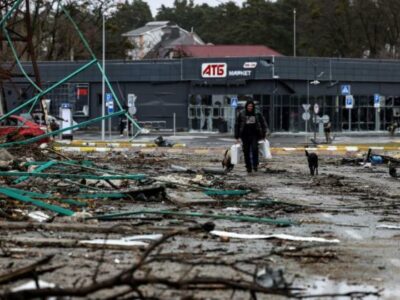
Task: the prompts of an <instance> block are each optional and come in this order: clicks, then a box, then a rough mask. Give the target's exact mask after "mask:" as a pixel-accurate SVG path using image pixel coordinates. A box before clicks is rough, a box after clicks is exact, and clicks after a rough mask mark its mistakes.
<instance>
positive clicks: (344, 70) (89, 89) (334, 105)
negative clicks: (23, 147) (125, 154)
mask: <svg viewBox="0 0 400 300" xmlns="http://www.w3.org/2000/svg"><path fill="white" fill-rule="evenodd" d="M83 64H84V62H41V63H39V66H40V70H41V77H42V80H43V81H44V86H50V85H52V84H54V83H55V82H57V81H58V80H60V79H62V78H63V77H64V76H66V75H68V74H70V73H72V72H73V71H75V70H76V69H78V68H79V67H80V66H81V65H83ZM106 66H107V67H106V69H107V73H108V75H109V78H110V80H111V84H112V86H113V88H114V90H115V92H116V94H117V96H118V97H119V99H120V100H121V102H122V104H123V106H124V107H125V106H127V101H128V98H129V97H132V95H134V97H136V99H137V100H136V103H135V105H136V108H137V110H136V114H135V117H136V118H137V119H138V120H139V121H140V122H142V123H143V124H149V125H150V126H154V127H159V128H172V126H173V120H174V116H175V118H176V126H177V128H178V129H182V130H195V131H220V132H231V131H232V130H233V124H234V121H235V115H236V113H237V110H238V109H240V107H242V106H243V104H244V103H245V101H247V100H249V99H253V100H254V101H255V102H256V103H257V104H258V107H259V109H260V112H262V113H263V115H264V116H265V118H266V120H267V121H268V124H269V126H270V128H271V130H272V131H275V132H280V131H284V132H299V131H305V130H306V125H307V127H308V128H307V130H312V128H313V119H316V120H317V121H318V120H326V119H327V118H329V120H330V121H331V123H332V128H333V130H334V131H345V130H352V131H372V130H385V128H386V127H387V126H388V125H389V124H391V123H392V122H393V121H397V120H398V118H399V117H400V62H398V61H395V60H362V59H337V58H304V57H297V58H294V57H240V58H202V59H194V58H193V59H192V58H188V59H182V60H154V61H130V62H125V61H108V62H107V64H106ZM26 69H27V71H28V73H29V72H30V67H29V66H28V65H27V66H26ZM101 79H102V78H101V75H100V74H99V73H98V71H97V69H95V68H90V69H87V70H85V71H84V72H82V73H80V74H78V75H77V76H75V77H73V78H72V80H71V81H69V82H68V83H66V84H63V85H61V86H60V87H59V88H57V89H55V90H54V91H52V92H51V93H50V94H49V95H47V98H48V99H50V100H51V105H50V111H51V113H52V114H55V115H57V114H58V110H59V107H60V106H61V104H62V103H65V102H67V103H70V104H71V105H72V107H73V109H74V118H75V119H76V121H78V122H79V121H84V120H87V119H89V118H94V117H97V116H100V115H101V110H102V109H101V108H102V107H101V105H102V101H101V99H102V89H101V88H102V83H101ZM4 85H5V87H6V93H5V96H6V99H7V106H8V109H12V108H13V107H16V106H18V105H19V104H21V103H23V101H25V100H26V99H29V97H30V96H32V95H33V93H34V91H33V90H32V88H31V87H29V86H28V85H27V84H26V82H24V81H23V80H22V79H20V78H18V79H16V80H15V81H14V82H13V83H12V84H11V83H5V84H4ZM107 92H109V91H107ZM346 99H347V100H348V101H350V100H351V102H352V103H351V104H352V108H351V109H350V108H349V105H347V106H346ZM316 104H317V105H318V108H319V109H318V113H317V114H314V109H313V108H314V107H315V105H316ZM347 104H349V103H347ZM305 108H308V110H306V109H305ZM307 112H309V114H307ZM305 113H306V114H305ZM305 119H306V120H305ZM117 124H118V120H113V126H117Z"/></svg>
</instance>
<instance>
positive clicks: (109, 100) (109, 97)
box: [106, 93, 114, 114]
mask: <svg viewBox="0 0 400 300" xmlns="http://www.w3.org/2000/svg"><path fill="white" fill-rule="evenodd" d="M106 106H107V112H108V113H109V114H112V113H113V112H114V101H113V97H112V94H111V93H106Z"/></svg>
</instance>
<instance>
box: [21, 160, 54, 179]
mask: <svg viewBox="0 0 400 300" xmlns="http://www.w3.org/2000/svg"><path fill="white" fill-rule="evenodd" d="M55 164H57V162H56V161H54V160H50V161H48V162H47V163H45V164H43V165H41V166H39V167H37V168H36V169H35V170H33V171H32V173H39V172H42V171H43V170H46V169H48V168H50V167H51V166H54V165H55ZM28 178H29V176H21V177H20V178H18V179H16V180H14V184H18V183H21V182H23V181H25V180H27V179H28Z"/></svg>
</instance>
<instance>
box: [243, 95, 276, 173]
mask: <svg viewBox="0 0 400 300" xmlns="http://www.w3.org/2000/svg"><path fill="white" fill-rule="evenodd" d="M255 110H256V108H255V104H254V102H253V101H247V102H246V105H245V107H244V110H242V111H241V112H240V113H239V115H238V116H237V118H236V124H235V138H236V142H237V143H240V140H242V144H243V153H244V161H245V163H246V169H247V173H251V172H252V171H254V172H257V170H258V141H259V140H263V139H265V137H266V134H267V130H268V126H267V122H265V119H264V117H263V116H262V115H261V114H260V113H256V111H255Z"/></svg>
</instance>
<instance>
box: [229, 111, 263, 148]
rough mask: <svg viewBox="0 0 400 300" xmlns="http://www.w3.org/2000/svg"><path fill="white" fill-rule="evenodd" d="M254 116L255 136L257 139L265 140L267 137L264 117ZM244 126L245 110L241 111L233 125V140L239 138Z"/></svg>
mask: <svg viewBox="0 0 400 300" xmlns="http://www.w3.org/2000/svg"><path fill="white" fill-rule="evenodd" d="M255 116H256V128H257V135H258V138H259V139H260V140H261V139H265V137H266V135H267V130H268V125H267V122H265V119H264V117H263V116H262V115H261V114H260V113H255ZM245 125H246V110H245V109H244V110H242V111H241V112H240V113H239V115H238V117H237V119H236V124H235V139H238V138H241V137H242V135H243V131H244V126H245Z"/></svg>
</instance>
